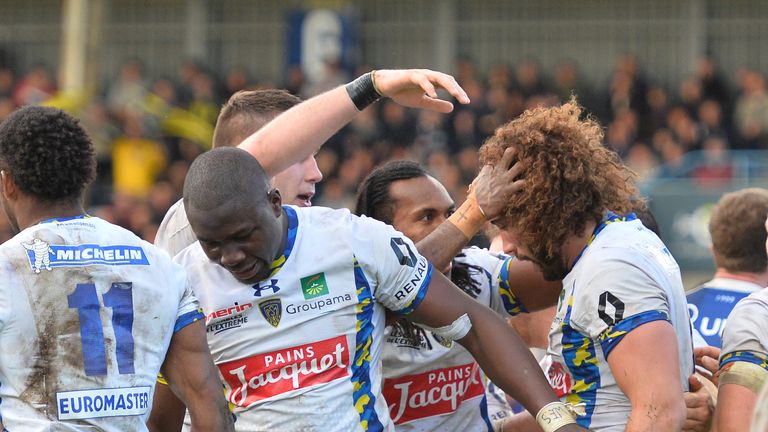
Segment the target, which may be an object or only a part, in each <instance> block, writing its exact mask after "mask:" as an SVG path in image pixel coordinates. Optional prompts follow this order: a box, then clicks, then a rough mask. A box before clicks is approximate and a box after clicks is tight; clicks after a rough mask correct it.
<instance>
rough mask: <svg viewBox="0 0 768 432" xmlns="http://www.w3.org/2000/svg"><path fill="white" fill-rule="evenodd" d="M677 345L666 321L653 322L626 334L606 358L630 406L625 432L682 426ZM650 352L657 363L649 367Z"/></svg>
mask: <svg viewBox="0 0 768 432" xmlns="http://www.w3.org/2000/svg"><path fill="white" fill-rule="evenodd" d="M677 344H678V342H677V338H676V337H675V332H674V329H673V328H672V325H671V324H670V323H669V322H667V321H653V322H649V323H647V324H643V325H641V326H639V327H637V328H635V329H634V330H632V331H631V332H629V333H628V334H627V335H626V336H624V339H623V340H622V341H621V342H620V343H619V344H618V345H617V346H616V348H614V349H613V350H612V351H611V353H610V355H609V356H608V364H609V365H610V367H611V372H612V373H613V376H614V377H615V378H616V383H617V384H618V386H619V388H620V389H621V391H622V392H624V394H626V395H627V397H628V398H629V401H630V402H631V404H632V412H631V413H630V416H629V421H628V422H627V428H626V431H627V432H645V431H652V430H670V431H671V430H680V429H681V427H682V426H683V420H684V419H685V411H684V409H685V404H684V403H683V393H682V392H681V391H680V371H679V369H678V365H679V360H678V350H677ZM650 352H652V353H654V354H653V358H655V359H659V360H658V361H652V363H650V364H649V357H648V353H650ZM638 371H645V372H644V373H638Z"/></svg>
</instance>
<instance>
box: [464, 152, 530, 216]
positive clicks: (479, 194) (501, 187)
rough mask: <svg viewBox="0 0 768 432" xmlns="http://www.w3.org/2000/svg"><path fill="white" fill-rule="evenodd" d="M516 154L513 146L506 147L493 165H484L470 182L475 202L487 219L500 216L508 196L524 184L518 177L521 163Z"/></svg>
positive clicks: (520, 172)
mask: <svg viewBox="0 0 768 432" xmlns="http://www.w3.org/2000/svg"><path fill="white" fill-rule="evenodd" d="M516 154H517V150H516V149H515V148H514V147H508V148H507V149H506V150H505V151H504V155H503V156H502V157H501V159H500V160H499V161H498V162H497V163H496V164H495V165H486V166H484V167H483V168H482V169H481V170H480V173H479V174H478V175H477V177H476V178H475V180H474V181H473V182H472V186H471V187H472V190H473V191H474V193H475V199H476V200H477V204H478V205H479V206H480V208H481V209H483V213H484V214H485V217H486V219H488V220H489V221H493V220H494V219H496V218H498V217H499V216H501V215H502V212H503V211H504V208H505V207H506V205H507V201H508V200H509V198H510V197H512V195H513V194H515V193H517V192H518V191H520V190H521V189H522V188H523V187H524V186H525V180H523V179H521V178H519V177H520V174H522V172H523V165H522V163H520V162H518V161H517V160H516V159H515V155H516Z"/></svg>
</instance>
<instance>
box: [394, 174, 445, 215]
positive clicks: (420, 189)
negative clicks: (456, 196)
mask: <svg viewBox="0 0 768 432" xmlns="http://www.w3.org/2000/svg"><path fill="white" fill-rule="evenodd" d="M389 197H390V198H391V199H392V201H393V202H395V203H396V206H395V211H396V212H401V211H402V212H407V213H411V212H414V211H419V210H421V209H435V210H440V211H445V210H448V209H449V208H450V207H452V206H453V205H454V203H453V199H451V196H450V195H449V194H448V191H447V190H445V186H443V185H442V184H441V183H440V182H439V181H437V180H436V179H435V178H433V177H430V176H427V177H415V178H411V179H407V180H398V181H395V182H392V184H390V185H389Z"/></svg>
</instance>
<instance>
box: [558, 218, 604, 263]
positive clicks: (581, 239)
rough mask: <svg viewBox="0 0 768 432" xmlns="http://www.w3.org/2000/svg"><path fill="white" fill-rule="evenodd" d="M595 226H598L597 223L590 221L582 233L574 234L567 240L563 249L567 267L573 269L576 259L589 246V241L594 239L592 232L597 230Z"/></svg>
mask: <svg viewBox="0 0 768 432" xmlns="http://www.w3.org/2000/svg"><path fill="white" fill-rule="evenodd" d="M595 226H597V223H595V222H594V221H589V222H587V224H586V226H585V227H584V230H583V231H582V232H581V233H579V234H575V235H572V236H570V237H568V239H567V240H566V241H565V244H564V245H563V249H562V250H563V258H564V259H565V265H566V268H568V269H572V268H573V265H574V264H575V263H576V259H577V258H578V257H580V256H581V253H582V251H584V249H586V247H587V246H589V242H590V240H592V233H593V232H594V231H595Z"/></svg>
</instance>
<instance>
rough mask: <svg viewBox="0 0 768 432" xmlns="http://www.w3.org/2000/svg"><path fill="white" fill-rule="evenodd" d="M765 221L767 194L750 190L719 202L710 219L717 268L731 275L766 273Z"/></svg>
mask: <svg viewBox="0 0 768 432" xmlns="http://www.w3.org/2000/svg"><path fill="white" fill-rule="evenodd" d="M766 217H768V190H765V189H761V188H748V189H742V190H740V191H736V192H730V193H727V194H725V195H723V197H722V198H720V201H718V202H717V205H716V206H715V208H714V209H713V210H712V216H711V217H710V219H709V233H710V234H711V235H712V254H713V255H714V257H715V264H716V265H717V267H720V268H724V269H725V270H727V271H729V272H732V273H740V272H750V273H760V272H764V271H765V269H766V266H768V257H767V256H766V252H765V239H766V233H765V218H766Z"/></svg>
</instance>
